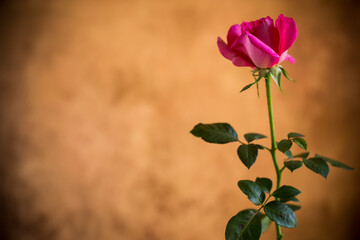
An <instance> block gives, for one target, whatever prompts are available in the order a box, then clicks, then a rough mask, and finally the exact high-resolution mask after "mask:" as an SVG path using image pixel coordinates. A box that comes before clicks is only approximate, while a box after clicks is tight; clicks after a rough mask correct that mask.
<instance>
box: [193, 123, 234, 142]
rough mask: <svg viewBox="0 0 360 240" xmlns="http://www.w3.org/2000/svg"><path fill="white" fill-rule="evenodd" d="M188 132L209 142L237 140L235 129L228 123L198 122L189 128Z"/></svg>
mask: <svg viewBox="0 0 360 240" xmlns="http://www.w3.org/2000/svg"><path fill="white" fill-rule="evenodd" d="M190 133H191V134H192V135H194V136H195V137H200V138H202V139H203V140H204V141H206V142H209V143H218V144H224V143H229V142H236V141H238V135H237V133H236V131H235V130H234V128H233V127H232V126H231V125H230V124H228V123H212V124H202V123H199V124H198V125H196V126H195V127H194V128H193V130H191V132H190Z"/></svg>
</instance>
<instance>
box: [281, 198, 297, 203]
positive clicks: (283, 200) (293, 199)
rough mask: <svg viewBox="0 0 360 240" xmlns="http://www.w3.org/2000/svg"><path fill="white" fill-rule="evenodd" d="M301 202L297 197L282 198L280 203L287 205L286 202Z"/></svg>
mask: <svg viewBox="0 0 360 240" xmlns="http://www.w3.org/2000/svg"><path fill="white" fill-rule="evenodd" d="M290 201H293V202H299V199H297V198H296V197H290V198H280V202H283V203H286V202H290Z"/></svg>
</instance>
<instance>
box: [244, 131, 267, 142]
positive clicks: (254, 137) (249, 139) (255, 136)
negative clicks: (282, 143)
mask: <svg viewBox="0 0 360 240" xmlns="http://www.w3.org/2000/svg"><path fill="white" fill-rule="evenodd" d="M244 137H245V139H246V141H247V142H248V143H250V142H252V141H254V140H257V139H262V138H266V136H265V135H262V134H260V133H246V134H245V135H244Z"/></svg>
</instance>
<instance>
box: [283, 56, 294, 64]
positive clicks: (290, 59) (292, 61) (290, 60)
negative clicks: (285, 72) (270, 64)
mask: <svg viewBox="0 0 360 240" xmlns="http://www.w3.org/2000/svg"><path fill="white" fill-rule="evenodd" d="M285 60H288V61H289V62H290V63H295V62H296V59H295V58H294V57H292V56H290V55H289V54H287V55H286V57H285V59H284V61H285Z"/></svg>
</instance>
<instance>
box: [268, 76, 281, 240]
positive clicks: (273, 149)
mask: <svg viewBox="0 0 360 240" xmlns="http://www.w3.org/2000/svg"><path fill="white" fill-rule="evenodd" d="M265 84H266V98H267V105H268V112H269V121H270V132H271V149H270V153H271V157H272V160H273V163H274V167H275V171H276V189H278V188H279V187H280V185H281V173H282V171H281V170H280V169H279V164H278V162H277V159H276V149H277V146H276V139H275V124H274V112H273V104H272V96H271V77H270V73H268V74H266V76H265ZM276 200H279V199H276ZM275 227H276V236H277V240H281V239H282V238H283V235H282V234H281V227H280V226H279V225H278V224H275Z"/></svg>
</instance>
